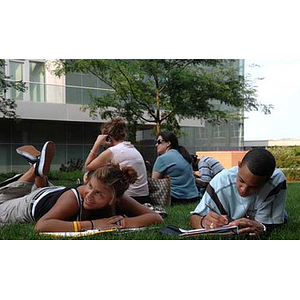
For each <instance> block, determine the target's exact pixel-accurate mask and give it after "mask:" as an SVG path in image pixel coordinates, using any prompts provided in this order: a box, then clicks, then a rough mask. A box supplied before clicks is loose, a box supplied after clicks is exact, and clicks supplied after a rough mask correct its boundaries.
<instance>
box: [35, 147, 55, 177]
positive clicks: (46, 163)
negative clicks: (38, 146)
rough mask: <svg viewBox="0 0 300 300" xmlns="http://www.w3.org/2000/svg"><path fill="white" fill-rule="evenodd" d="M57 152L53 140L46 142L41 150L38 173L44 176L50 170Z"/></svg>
mask: <svg viewBox="0 0 300 300" xmlns="http://www.w3.org/2000/svg"><path fill="white" fill-rule="evenodd" d="M54 154H55V145H54V143H53V142H51V141H49V142H46V143H45V144H44V146H43V149H42V151H41V155H40V159H39V162H38V168H37V175H39V176H41V177H44V176H47V175H48V173H49V171H50V166H51V162H52V159H53V156H54Z"/></svg>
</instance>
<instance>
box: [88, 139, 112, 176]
mask: <svg viewBox="0 0 300 300" xmlns="http://www.w3.org/2000/svg"><path fill="white" fill-rule="evenodd" d="M106 137H107V135H104V134H101V135H98V137H97V139H96V141H95V143H94V145H93V148H92V149H91V151H90V153H89V155H88V157H87V158H86V161H85V165H84V166H85V169H86V170H87V171H93V170H96V169H97V168H99V167H100V166H101V165H105V164H107V163H109V162H111V160H112V152H111V151H110V150H109V149H106V150H105V151H103V152H102V153H101V154H100V155H99V156H97V153H98V151H99V148H100V147H101V146H105V145H109V144H110V142H106V140H105V139H106Z"/></svg>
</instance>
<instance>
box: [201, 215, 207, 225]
mask: <svg viewBox="0 0 300 300" xmlns="http://www.w3.org/2000/svg"><path fill="white" fill-rule="evenodd" d="M205 217H206V215H205V216H202V217H201V219H200V226H201V228H205V227H204V226H203V220H204V218H205Z"/></svg>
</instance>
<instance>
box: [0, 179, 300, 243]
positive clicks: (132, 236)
mask: <svg viewBox="0 0 300 300" xmlns="http://www.w3.org/2000/svg"><path fill="white" fill-rule="evenodd" d="M53 183H54V184H57V185H58V184H62V185H68V183H67V182H53ZM195 207H196V204H195V203H192V204H186V205H174V206H172V207H167V208H166V211H167V213H168V216H167V217H166V218H165V219H164V223H163V224H161V225H160V226H159V227H158V228H157V227H156V228H152V229H151V230H146V231H140V232H130V233H129V232H126V233H119V232H114V233H103V234H98V235H93V236H89V237H81V238H78V239H89V240H170V239H175V240H176V239H179V238H178V237H176V236H169V235H165V234H161V233H159V228H162V227H165V226H167V225H170V224H172V225H176V226H179V227H181V228H184V229H191V228H190V226H189V213H190V211H192V210H193V209H194V208H195ZM287 211H288V214H289V221H288V223H287V224H285V225H284V226H281V227H279V228H277V229H276V230H274V231H273V232H272V234H271V235H270V236H269V237H266V238H264V239H270V240H298V239H299V238H300V226H299V224H300V183H298V182H297V183H289V184H288V199H287ZM33 227H34V224H12V225H5V226H2V227H0V239H1V240H39V239H53V238H51V237H43V236H40V235H39V234H38V233H37V232H35V231H34V229H33ZM222 238H224V237H222ZM191 239H220V237H196V238H195V237H194V238H191ZM237 239H244V238H238V237H237Z"/></svg>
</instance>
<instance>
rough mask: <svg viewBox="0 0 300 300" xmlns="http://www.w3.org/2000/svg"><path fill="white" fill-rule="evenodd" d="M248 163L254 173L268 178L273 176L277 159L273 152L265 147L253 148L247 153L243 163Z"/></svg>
mask: <svg viewBox="0 0 300 300" xmlns="http://www.w3.org/2000/svg"><path fill="white" fill-rule="evenodd" d="M244 164H247V166H248V169H249V170H250V172H251V173H252V174H253V175H256V176H265V177H267V178H268V179H269V178H270V177H271V176H272V174H273V172H274V170H275V167H276V161H275V158H274V156H273V154H272V153H271V152H269V151H268V150H266V149H263V148H256V149H252V150H250V151H249V152H247V153H246V155H245V156H244V158H243V160H242V165H244Z"/></svg>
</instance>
